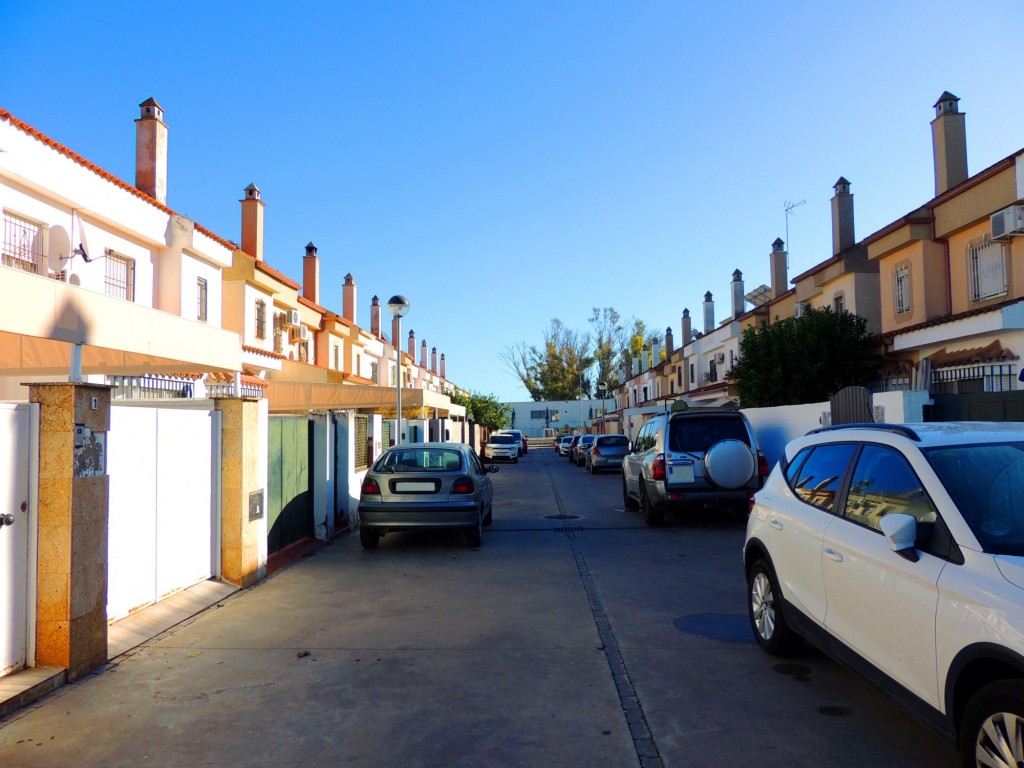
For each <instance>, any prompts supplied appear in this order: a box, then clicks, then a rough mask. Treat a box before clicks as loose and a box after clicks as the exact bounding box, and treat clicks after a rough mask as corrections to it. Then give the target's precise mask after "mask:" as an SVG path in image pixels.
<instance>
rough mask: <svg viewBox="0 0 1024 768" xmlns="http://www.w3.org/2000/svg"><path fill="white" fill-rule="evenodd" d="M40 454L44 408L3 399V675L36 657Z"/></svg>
mask: <svg viewBox="0 0 1024 768" xmlns="http://www.w3.org/2000/svg"><path fill="white" fill-rule="evenodd" d="M38 455H39V406H38V405H29V404H28V403H20V404H17V405H14V404H7V403H0V516H3V518H4V524H3V526H2V527H0V676H2V675H6V674H8V673H10V672H17V671H18V670H19V669H23V668H24V667H25V666H26V664H27V663H29V662H30V661H31V656H32V651H31V648H30V643H31V640H32V638H33V637H34V635H35V627H34V617H33V616H32V614H31V613H30V611H29V606H30V605H31V600H30V595H32V594H34V591H35V577H34V570H35V552H34V548H33V547H32V542H34V541H35V538H36V537H35V531H36V508H37V504H36V501H37V499H36V489H37V488H38V487H39V466H38V463H37V460H36V457H37V456H38ZM30 625H31V626H30Z"/></svg>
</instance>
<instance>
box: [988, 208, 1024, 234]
mask: <svg viewBox="0 0 1024 768" xmlns="http://www.w3.org/2000/svg"><path fill="white" fill-rule="evenodd" d="M989 223H990V224H991V225H992V239H993V240H1000V239H1009V238H1010V237H1012V236H1014V235H1024V205H1011V206H1010V207H1009V208H1003V210H1001V211H999V213H993V214H992V215H991V216H989Z"/></svg>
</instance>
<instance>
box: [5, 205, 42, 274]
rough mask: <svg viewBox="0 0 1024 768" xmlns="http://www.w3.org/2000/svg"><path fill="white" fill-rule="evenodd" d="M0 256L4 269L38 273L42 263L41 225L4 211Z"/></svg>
mask: <svg viewBox="0 0 1024 768" xmlns="http://www.w3.org/2000/svg"><path fill="white" fill-rule="evenodd" d="M0 254H2V263H3V265H4V266H5V267H14V268H15V269H21V270H24V271H25V272H35V273H38V272H39V265H40V264H42V263H43V227H42V225H41V224H38V223H36V222H34V221H29V220H28V219H23V218H22V217H21V216H15V215H14V214H13V213H8V212H6V211H5V212H4V240H3V244H2V245H0Z"/></svg>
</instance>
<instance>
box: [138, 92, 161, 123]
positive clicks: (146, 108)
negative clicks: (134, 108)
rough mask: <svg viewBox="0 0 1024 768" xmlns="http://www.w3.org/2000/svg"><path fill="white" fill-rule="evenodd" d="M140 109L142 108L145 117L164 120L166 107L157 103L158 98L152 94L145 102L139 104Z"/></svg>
mask: <svg viewBox="0 0 1024 768" xmlns="http://www.w3.org/2000/svg"><path fill="white" fill-rule="evenodd" d="M139 109H141V110H142V117H143V119H145V118H147V117H155V118H156V119H157V120H162V119H163V116H164V108H163V107H161V106H160V104H158V103H157V100H156V99H154V98H153V97H152V96H150V97H149V98H148V99H146V100H145V101H144V102H142V103H141V104H139Z"/></svg>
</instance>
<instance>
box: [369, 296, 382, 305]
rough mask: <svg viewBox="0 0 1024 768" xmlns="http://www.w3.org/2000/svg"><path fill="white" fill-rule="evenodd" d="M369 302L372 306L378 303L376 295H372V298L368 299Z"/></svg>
mask: <svg viewBox="0 0 1024 768" xmlns="http://www.w3.org/2000/svg"><path fill="white" fill-rule="evenodd" d="M370 303H371V304H373V306H375V307H376V306H377V305H379V304H380V299H379V298H377V297H376V296H374V297H373V298H372V299H370Z"/></svg>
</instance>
